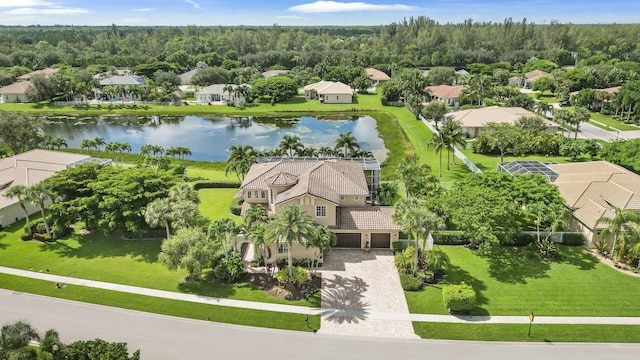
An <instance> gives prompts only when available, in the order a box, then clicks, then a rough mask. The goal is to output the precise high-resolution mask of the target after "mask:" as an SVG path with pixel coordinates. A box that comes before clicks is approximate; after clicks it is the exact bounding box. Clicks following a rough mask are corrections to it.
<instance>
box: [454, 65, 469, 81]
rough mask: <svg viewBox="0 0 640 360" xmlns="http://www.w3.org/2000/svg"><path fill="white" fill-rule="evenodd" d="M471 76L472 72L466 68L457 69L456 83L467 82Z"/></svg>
mask: <svg viewBox="0 0 640 360" xmlns="http://www.w3.org/2000/svg"><path fill="white" fill-rule="evenodd" d="M470 77H471V74H470V73H469V72H468V71H467V70H465V69H460V70H457V71H456V80H455V83H456V84H466V83H468V82H469V78H470Z"/></svg>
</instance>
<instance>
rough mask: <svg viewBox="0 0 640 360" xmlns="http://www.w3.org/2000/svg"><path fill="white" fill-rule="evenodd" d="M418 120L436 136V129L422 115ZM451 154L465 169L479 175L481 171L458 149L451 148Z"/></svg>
mask: <svg viewBox="0 0 640 360" xmlns="http://www.w3.org/2000/svg"><path fill="white" fill-rule="evenodd" d="M420 120H422V123H423V124H424V125H425V126H426V127H427V128H428V129H429V130H431V132H432V133H434V134H438V129H436V128H435V127H434V126H433V125H431V123H430V122H429V121H427V119H425V118H424V116H422V114H420ZM453 154H454V155H455V156H456V157H457V158H458V159H460V160H461V161H462V162H463V163H464V164H465V165H467V167H468V168H469V169H470V170H471V171H473V172H474V173H476V174H478V173H481V172H482V170H480V169H479V168H478V167H477V166H476V164H474V163H473V161H471V160H469V158H468V157H466V156H465V155H464V154H463V153H462V152H461V151H460V150H458V148H456V147H454V148H453Z"/></svg>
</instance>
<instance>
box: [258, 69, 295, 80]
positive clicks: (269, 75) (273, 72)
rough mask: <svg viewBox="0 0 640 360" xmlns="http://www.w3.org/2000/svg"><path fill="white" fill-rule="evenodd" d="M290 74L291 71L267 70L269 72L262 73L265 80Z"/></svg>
mask: <svg viewBox="0 0 640 360" xmlns="http://www.w3.org/2000/svg"><path fill="white" fill-rule="evenodd" d="M288 72H289V70H267V71H265V72H263V73H262V76H263V77H264V78H265V79H268V78H272V77H274V76H280V75H284V74H286V73H288Z"/></svg>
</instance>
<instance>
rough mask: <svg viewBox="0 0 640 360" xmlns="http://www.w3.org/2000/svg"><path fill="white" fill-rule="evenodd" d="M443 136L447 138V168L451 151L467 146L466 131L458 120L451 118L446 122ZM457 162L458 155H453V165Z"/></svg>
mask: <svg viewBox="0 0 640 360" xmlns="http://www.w3.org/2000/svg"><path fill="white" fill-rule="evenodd" d="M441 133H442V136H443V137H444V140H445V145H446V148H447V170H450V168H449V159H450V156H451V153H452V152H454V151H455V149H456V148H462V149H464V148H465V147H466V146H467V141H466V139H465V136H464V132H463V131H462V125H460V122H459V121H457V120H449V121H447V122H446V123H445V124H444V127H443V128H442V129H441ZM455 164H456V157H455V156H453V165H455Z"/></svg>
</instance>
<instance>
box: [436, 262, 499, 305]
mask: <svg viewBox="0 0 640 360" xmlns="http://www.w3.org/2000/svg"><path fill="white" fill-rule="evenodd" d="M463 281H464V282H465V283H466V284H467V285H471V287H473V289H474V290H475V291H476V307H475V308H474V309H473V310H471V312H470V313H469V314H465V315H473V316H488V315H489V312H488V311H487V310H486V309H484V308H483V307H482V306H483V305H488V304H489V299H488V298H487V297H486V296H485V295H484V292H485V291H486V290H487V285H485V283H484V281H482V280H479V279H477V278H475V277H473V276H472V275H471V274H470V273H469V272H468V271H467V270H464V269H463V268H461V267H459V266H456V265H449V266H448V267H447V270H446V275H445V281H444V282H442V283H441V284H437V285H432V286H433V287H436V288H441V287H444V286H446V285H449V284H456V285H457V284H460V283H461V282H463Z"/></svg>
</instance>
